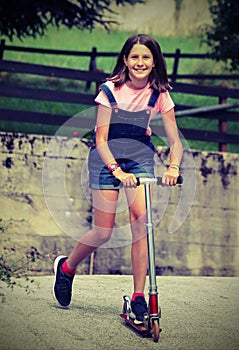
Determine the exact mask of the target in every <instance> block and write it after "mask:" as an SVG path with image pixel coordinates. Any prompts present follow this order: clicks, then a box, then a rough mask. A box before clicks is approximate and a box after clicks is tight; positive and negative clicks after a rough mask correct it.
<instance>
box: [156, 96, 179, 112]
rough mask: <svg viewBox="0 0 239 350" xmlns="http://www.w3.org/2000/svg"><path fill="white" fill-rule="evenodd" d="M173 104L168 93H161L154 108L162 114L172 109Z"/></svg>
mask: <svg viewBox="0 0 239 350" xmlns="http://www.w3.org/2000/svg"><path fill="white" fill-rule="evenodd" d="M174 107H175V104H174V102H173V100H172V98H171V96H170V94H169V92H168V91H166V92H161V93H160V95H159V98H158V101H157V106H156V108H157V109H158V111H159V112H160V113H162V114H164V113H167V112H168V111H170V109H172V108H174Z"/></svg>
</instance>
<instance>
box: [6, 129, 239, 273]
mask: <svg viewBox="0 0 239 350" xmlns="http://www.w3.org/2000/svg"><path fill="white" fill-rule="evenodd" d="M0 135H1V152H0V157H1V163H0V164H1V177H0V218H1V221H0V231H1V247H2V249H3V250H4V254H6V252H7V251H8V250H7V249H8V248H13V249H11V255H10V258H11V259H12V260H14V259H15V260H17V259H19V258H20V257H21V256H22V255H24V254H26V253H27V254H28V255H29V253H31V251H32V250H35V251H37V252H38V253H39V259H37V260H36V261H35V262H30V263H29V269H30V270H31V272H32V273H41V274H46V273H51V272H52V262H53V260H54V258H55V256H56V255H58V254H69V253H70V251H71V249H72V248H73V246H74V245H75V243H76V240H77V239H79V238H80V237H81V236H82V234H83V233H84V232H85V231H86V230H87V229H88V228H90V225H91V219H92V208H91V196H90V191H89V189H88V178H87V161H86V159H87V154H88V146H87V145H86V144H85V143H84V142H82V141H81V140H79V139H77V138H71V139H68V138H64V137H46V136H39V135H22V134H12V133H1V134H0ZM238 159H239V155H238V154H229V153H212V152H199V151H189V150H186V151H185V154H184V159H183V164H182V169H183V175H184V184H183V185H182V186H177V187H176V188H162V187H160V186H156V187H155V188H154V192H153V204H152V207H153V219H154V222H155V251H156V270H157V273H158V274H161V275H168V274H171V275H207V276H208V275H209V276H211V275H213V276H239V249H238V248H239V227H238V226H239V224H238V223H239V214H238V198H239V197H238V194H239V193H238V192H239V185H238ZM155 164H156V165H155V169H156V175H160V174H162V172H163V171H164V169H165V166H166V165H167V164H168V149H167V148H158V153H157V154H156V155H155ZM121 192H122V193H121V195H120V201H119V208H118V209H119V214H118V217H117V221H116V225H115V230H114V233H113V236H112V240H111V241H110V242H109V243H108V244H107V245H106V246H104V247H102V248H100V249H98V250H97V252H96V253H95V256H94V261H93V260H92V261H91V262H93V272H94V273H103V274H109V273H111V274H116V273H119V274H130V273H132V271H131V261H130V230H129V226H128V224H127V222H128V215H127V205H126V203H125V198H124V194H123V191H121ZM89 265H90V262H89V259H86V260H85V261H84V263H83V264H81V265H80V266H79V268H78V269H79V272H80V273H88V272H89Z"/></svg>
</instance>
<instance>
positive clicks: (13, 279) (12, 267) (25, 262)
mask: <svg viewBox="0 0 239 350" xmlns="http://www.w3.org/2000/svg"><path fill="white" fill-rule="evenodd" d="M12 224H13V219H9V220H7V221H6V222H4V221H3V220H2V219H0V233H4V232H6V231H7V229H8V227H9V226H11V225H12ZM9 242H10V239H6V240H3V239H1V240H0V243H1V246H2V251H1V253H0V281H1V282H3V283H6V284H7V287H9V288H10V289H13V288H14V287H15V286H20V287H23V288H24V289H25V291H26V292H27V293H30V284H32V283H33V282H34V279H32V278H30V277H29V276H27V271H28V269H29V264H30V263H32V262H35V261H36V260H37V259H39V258H40V253H39V251H38V250H37V248H35V247H31V248H30V249H29V251H27V252H26V253H25V254H24V255H23V256H21V257H20V258H19V259H18V260H17V261H14V260H16V259H12V257H13V256H16V254H17V250H16V248H15V247H14V245H12V244H10V245H9ZM13 261H14V262H13ZM22 277H23V280H22ZM23 281H24V282H23ZM2 289H3V288H2V285H1V286H0V298H1V300H2V301H5V299H6V297H5V294H4V292H3V291H2Z"/></svg>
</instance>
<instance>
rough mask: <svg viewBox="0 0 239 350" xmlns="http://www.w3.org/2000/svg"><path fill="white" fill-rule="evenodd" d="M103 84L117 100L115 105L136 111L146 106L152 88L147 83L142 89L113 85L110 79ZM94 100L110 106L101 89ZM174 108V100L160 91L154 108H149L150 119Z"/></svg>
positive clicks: (166, 93)
mask: <svg viewBox="0 0 239 350" xmlns="http://www.w3.org/2000/svg"><path fill="white" fill-rule="evenodd" d="M105 85H107V86H108V88H109V89H110V90H111V92H112V93H113V95H114V98H115V100H116V102H117V106H118V108H120V109H124V110H127V111H130V112H136V111H140V110H143V109H146V108H147V105H148V102H149V99H150V97H151V95H152V92H153V89H152V88H150V86H149V83H148V84H147V85H146V86H145V87H144V88H143V89H137V90H133V89H131V88H129V87H128V86H127V85H126V84H122V85H121V86H119V87H115V85H114V83H113V82H112V81H107V82H106V83H105ZM95 102H96V103H98V104H101V105H103V106H106V107H109V108H111V105H110V103H109V100H108V97H107V96H106V94H105V93H104V92H103V91H100V92H99V94H98V95H97V97H96V98H95ZM172 108H174V102H173V100H172V98H171V96H170V95H169V93H168V91H167V92H161V93H160V95H159V97H158V99H157V102H156V103H155V106H154V108H152V107H151V108H150V109H151V114H150V120H151V119H152V118H153V117H154V116H155V115H156V114H157V113H161V114H164V113H166V112H168V111H170V109H172ZM147 134H149V135H150V134H151V130H150V128H149V127H148V131H147Z"/></svg>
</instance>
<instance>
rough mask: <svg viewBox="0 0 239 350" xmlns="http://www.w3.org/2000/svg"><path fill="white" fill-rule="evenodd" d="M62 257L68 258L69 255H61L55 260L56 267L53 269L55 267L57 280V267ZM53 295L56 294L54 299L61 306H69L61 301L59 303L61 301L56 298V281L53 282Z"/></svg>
mask: <svg viewBox="0 0 239 350" xmlns="http://www.w3.org/2000/svg"><path fill="white" fill-rule="evenodd" d="M62 258H67V256H66V255H59V256H58V257H57V258H56V259H55V261H54V268H53V269H54V274H55V281H56V274H57V267H58V264H59V261H60V260H61V259H62ZM53 295H54V299H55V300H56V301H57V303H58V304H59V305H60V306H61V307H63V308H64V307H65V308H67V306H63V305H61V303H59V301H58V300H57V298H56V295H55V282H54V284H53Z"/></svg>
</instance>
